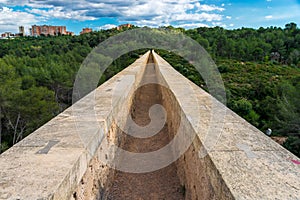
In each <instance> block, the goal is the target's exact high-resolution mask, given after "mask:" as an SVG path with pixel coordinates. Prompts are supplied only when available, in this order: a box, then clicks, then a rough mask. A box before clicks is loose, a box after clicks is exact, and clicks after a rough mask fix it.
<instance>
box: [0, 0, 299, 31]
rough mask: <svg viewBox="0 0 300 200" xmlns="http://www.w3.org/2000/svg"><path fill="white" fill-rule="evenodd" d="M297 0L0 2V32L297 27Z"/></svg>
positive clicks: (53, 0) (60, 0) (72, 0)
mask: <svg viewBox="0 0 300 200" xmlns="http://www.w3.org/2000/svg"><path fill="white" fill-rule="evenodd" d="M299 21H300V0H0V33H2V32H7V31H9V32H13V33H17V32H18V27H19V26H24V27H25V30H26V33H28V32H29V31H28V29H29V27H31V25H34V24H36V25H44V24H46V25H64V26H67V30H68V31H72V32H75V34H78V33H79V32H80V31H81V29H82V28H93V29H94V30H100V29H109V28H113V27H115V26H118V25H120V24H125V23H131V24H134V25H137V26H142V27H143V26H148V27H159V26H168V25H172V26H174V27H182V28H186V29H190V28H196V27H202V26H207V27H214V26H221V27H224V28H227V29H236V28H241V27H250V28H259V27H270V26H277V27H284V26H285V24H287V23H290V22H294V23H296V24H299V26H300V22H299Z"/></svg>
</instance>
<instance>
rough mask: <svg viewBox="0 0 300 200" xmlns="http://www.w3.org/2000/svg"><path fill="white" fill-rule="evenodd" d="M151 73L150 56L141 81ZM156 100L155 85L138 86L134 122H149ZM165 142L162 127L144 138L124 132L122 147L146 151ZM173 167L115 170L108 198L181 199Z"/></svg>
mask: <svg viewBox="0 0 300 200" xmlns="http://www.w3.org/2000/svg"><path fill="white" fill-rule="evenodd" d="M154 72H155V70H154V64H153V63H152V59H151V58H150V59H149V63H148V66H147V68H146V71H145V75H144V78H143V81H155V79H156V76H155V73H154ZM160 102H161V95H160V94H159V90H158V86H157V85H155V84H149V85H145V86H143V87H141V88H140V89H139V91H138V92H137V93H136V96H135V105H133V108H134V109H132V110H133V111H132V117H133V119H134V120H135V122H136V123H137V124H138V125H140V126H145V125H147V124H149V123H150V118H149V115H148V112H149V108H150V107H151V106H152V105H153V104H160ZM169 141H170V139H169V137H168V128H167V126H165V127H164V128H163V130H161V131H160V132H159V133H158V134H156V135H155V136H153V137H151V138H147V139H137V138H134V137H131V136H129V135H128V136H127V137H126V142H125V146H124V147H123V148H124V149H125V150H127V151H131V152H137V153H142V152H150V151H155V150H158V149H160V148H162V147H163V146H165V145H166V144H167V143H169ZM176 170H177V169H176V166H175V164H172V165H170V166H168V167H166V168H163V169H161V170H158V171H155V172H150V173H143V174H131V173H124V172H119V171H118V172H116V176H115V180H114V183H113V186H112V187H111V189H110V191H109V194H108V199H109V200H126V199H128V200H129V199H130V200H132V199H138V200H145V199H149V200H150V199H151V200H156V199H174V200H175V199H176V200H180V199H184V194H183V191H182V188H181V186H180V182H179V179H178V177H177V172H176Z"/></svg>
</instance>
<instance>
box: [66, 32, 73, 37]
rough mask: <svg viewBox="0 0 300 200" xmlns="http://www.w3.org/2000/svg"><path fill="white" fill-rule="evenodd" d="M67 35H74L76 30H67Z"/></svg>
mask: <svg viewBox="0 0 300 200" xmlns="http://www.w3.org/2000/svg"><path fill="white" fill-rule="evenodd" d="M66 35H70V36H74V35H75V34H74V32H70V31H67V33H66Z"/></svg>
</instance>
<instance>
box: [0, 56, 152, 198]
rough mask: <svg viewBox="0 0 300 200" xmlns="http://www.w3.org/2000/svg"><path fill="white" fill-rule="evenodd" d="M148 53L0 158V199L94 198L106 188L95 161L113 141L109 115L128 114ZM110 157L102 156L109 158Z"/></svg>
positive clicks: (105, 173) (107, 176) (105, 171)
mask: <svg viewBox="0 0 300 200" xmlns="http://www.w3.org/2000/svg"><path fill="white" fill-rule="evenodd" d="M149 53H150V52H148V53H147V54H145V55H144V56H143V57H141V58H140V59H138V60H137V61H136V62H135V63H133V64H132V65H130V66H129V67H128V68H126V69H125V70H123V71H122V72H120V73H119V74H117V75H116V76H114V77H113V78H111V79H110V80H109V81H107V82H105V83H104V84H103V85H101V86H100V87H99V88H97V89H96V90H95V91H93V92H92V93H90V94H88V95H87V96H86V97H84V98H83V99H81V100H79V101H78V102H77V103H75V104H74V105H73V106H71V107H70V108H68V109H67V110H65V111H64V112H63V113H61V114H59V115H58V116H57V117H55V118H54V119H52V120H51V121H49V122H48V123H47V124H45V125H44V126H42V127H41V128H40V129H38V130H36V131H35V132H34V133H32V134H31V135H29V136H28V137H27V138H25V139H24V140H23V141H21V142H20V143H18V144H16V145H15V146H13V147H12V148H10V149H9V150H7V151H6V152H4V153H3V154H1V155H0V199H1V200H2V199H12V200H16V199H20V200H25V199H28V200H33V199H39V200H46V199H51V200H54V199H60V200H61V199H74V198H75V199H93V198H96V197H97V196H99V195H98V192H99V191H98V190H101V189H102V190H103V188H105V186H107V185H109V184H110V182H111V181H112V179H111V177H112V176H113V175H112V174H111V170H110V168H109V167H108V166H107V165H105V164H104V163H103V162H101V159H99V157H101V156H102V153H101V148H100V144H101V141H102V140H103V139H104V140H105V139H106V140H113V141H116V143H118V142H119V141H118V138H116V137H115V136H116V133H115V130H116V128H115V126H114V119H113V117H112V116H113V113H118V112H120V113H122V114H123V116H127V115H128V113H129V109H130V105H131V101H132V98H133V94H134V91H135V90H136V87H138V85H139V82H140V81H141V78H142V76H143V73H144V70H145V66H146V64H147V61H148V57H149ZM128 77H129V79H128ZM124 80H125V83H126V87H124V88H122V90H123V91H118V93H119V94H121V95H115V97H114V101H113V102H112V98H113V95H114V94H113V93H114V92H115V90H114V89H115V87H116V86H117V84H118V83H119V82H121V81H123V82H124ZM126 80H129V81H127V82H126ZM123 94H124V95H123ZM94 100H95V102H96V104H95V105H93V101H94ZM103 135H105V137H103ZM113 154H114V153H113V152H111V155H105V156H106V157H107V159H112V158H111V157H113V156H114V155H113ZM102 159H103V158H102ZM100 193H101V192H100ZM100 195H101V194H100Z"/></svg>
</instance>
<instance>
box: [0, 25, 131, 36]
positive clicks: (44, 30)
mask: <svg viewBox="0 0 300 200" xmlns="http://www.w3.org/2000/svg"><path fill="white" fill-rule="evenodd" d="M132 26H133V25H132V24H123V25H120V26H118V27H116V28H115V29H117V30H121V29H123V28H131V27H132ZM92 31H93V29H91V28H83V29H82V31H81V32H80V35H83V34H86V33H90V32H92ZM60 35H70V36H74V35H75V34H74V32H71V31H67V27H66V26H49V25H42V26H38V25H32V26H31V28H30V29H29V34H28V35H26V33H25V28H24V26H19V32H18V33H12V32H5V33H2V34H1V37H0V39H9V38H12V39H13V38H17V37H24V36H32V37H39V36H60Z"/></svg>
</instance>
